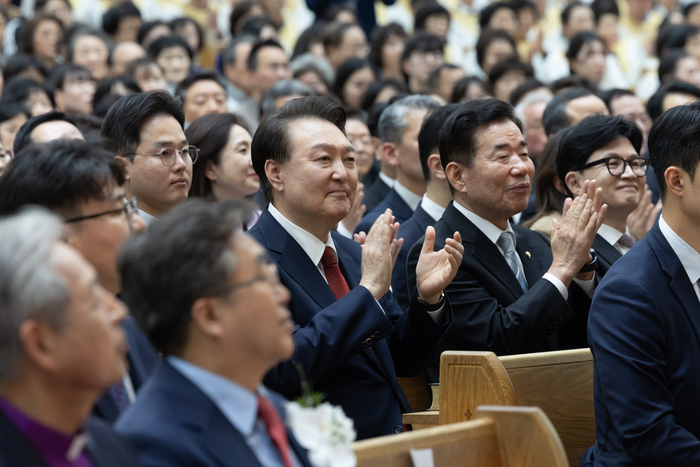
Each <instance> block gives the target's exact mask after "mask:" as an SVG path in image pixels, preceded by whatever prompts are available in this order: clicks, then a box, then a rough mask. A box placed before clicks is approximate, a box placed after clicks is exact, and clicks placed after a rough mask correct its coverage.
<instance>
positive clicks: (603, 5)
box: [591, 0, 620, 24]
mask: <svg viewBox="0 0 700 467" xmlns="http://www.w3.org/2000/svg"><path fill="white" fill-rule="evenodd" d="M591 10H593V16H594V17H595V22H596V24H598V22H599V21H600V18H601V17H602V16H603V15H615V16H617V17H618V18H619V17H620V9H619V8H618V7H617V3H616V2H615V0H593V2H592V3H591Z"/></svg>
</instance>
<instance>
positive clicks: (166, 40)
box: [148, 35, 194, 60]
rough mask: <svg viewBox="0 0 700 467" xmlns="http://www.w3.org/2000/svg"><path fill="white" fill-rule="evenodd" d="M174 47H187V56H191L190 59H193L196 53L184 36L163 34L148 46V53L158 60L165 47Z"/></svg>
mask: <svg viewBox="0 0 700 467" xmlns="http://www.w3.org/2000/svg"><path fill="white" fill-rule="evenodd" d="M174 47H180V48H182V49H185V51H186V52H187V56H188V57H190V60H192V58H193V57H194V53H193V52H192V49H190V45H189V44H188V43H187V41H186V40H185V39H183V38H182V37H180V36H175V35H171V36H162V37H159V38H158V39H156V40H154V41H153V42H151V45H149V46H148V55H150V56H151V57H153V59H154V60H158V55H160V54H161V53H162V52H163V51H164V50H165V49H171V48H174Z"/></svg>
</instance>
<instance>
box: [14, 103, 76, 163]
mask: <svg viewBox="0 0 700 467" xmlns="http://www.w3.org/2000/svg"><path fill="white" fill-rule="evenodd" d="M55 121H61V122H68V123H70V124H71V125H73V126H74V127H76V128H78V124H77V122H76V121H75V120H74V119H73V117H71V116H69V115H66V114H64V113H63V112H59V111H57V110H53V111H51V112H48V113H45V114H42V115H37V116H36V117H31V118H30V119H29V120H27V121H26V122H25V123H24V125H22V126H21V127H19V130H17V134H16V135H15V142H14V145H13V146H12V152H14V153H15V154H19V153H20V152H22V150H23V149H24V148H26V147H27V146H29V145H31V144H32V143H33V141H32V131H34V129H35V128H36V127H38V126H39V125H42V124H44V123H48V122H55Z"/></svg>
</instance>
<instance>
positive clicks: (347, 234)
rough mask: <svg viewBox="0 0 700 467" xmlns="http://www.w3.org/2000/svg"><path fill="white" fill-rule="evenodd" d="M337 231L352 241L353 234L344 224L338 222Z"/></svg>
mask: <svg viewBox="0 0 700 467" xmlns="http://www.w3.org/2000/svg"><path fill="white" fill-rule="evenodd" d="M335 231H336V232H338V233H339V234H340V235H342V236H343V237H346V238H349V239H350V240H352V232H350V231H349V230H348V229H346V228H345V226H344V225H343V223H342V222H338V228H336V230H335Z"/></svg>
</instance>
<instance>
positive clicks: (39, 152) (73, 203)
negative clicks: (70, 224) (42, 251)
mask: <svg viewBox="0 0 700 467" xmlns="http://www.w3.org/2000/svg"><path fill="white" fill-rule="evenodd" d="M123 184H124V172H123V169H122V168H121V166H120V165H119V164H118V162H117V161H116V160H115V159H114V153H112V152H110V151H107V150H105V149H104V148H102V147H101V146H100V145H99V144H98V145H96V144H94V143H86V142H84V141H65V140H57V141H53V142H51V144H36V145H33V146H31V147H29V148H27V149H26V150H25V151H22V152H20V153H19V154H16V155H15V157H14V159H12V163H11V164H8V166H7V168H6V169H5V172H4V173H3V175H2V177H0V215H7V214H12V213H14V212H16V211H18V210H19V209H20V208H21V207H22V206H26V205H29V204H37V205H39V206H44V207H46V208H48V209H51V210H53V211H56V212H58V213H59V214H61V215H62V216H64V217H65V216H68V215H75V214H76V213H77V212H78V209H77V208H78V204H79V203H82V202H86V201H89V200H92V199H98V200H103V199H106V198H107V197H108V196H109V195H110V193H109V191H108V187H110V186H113V185H118V186H121V185H123ZM78 215H79V214H78Z"/></svg>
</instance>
